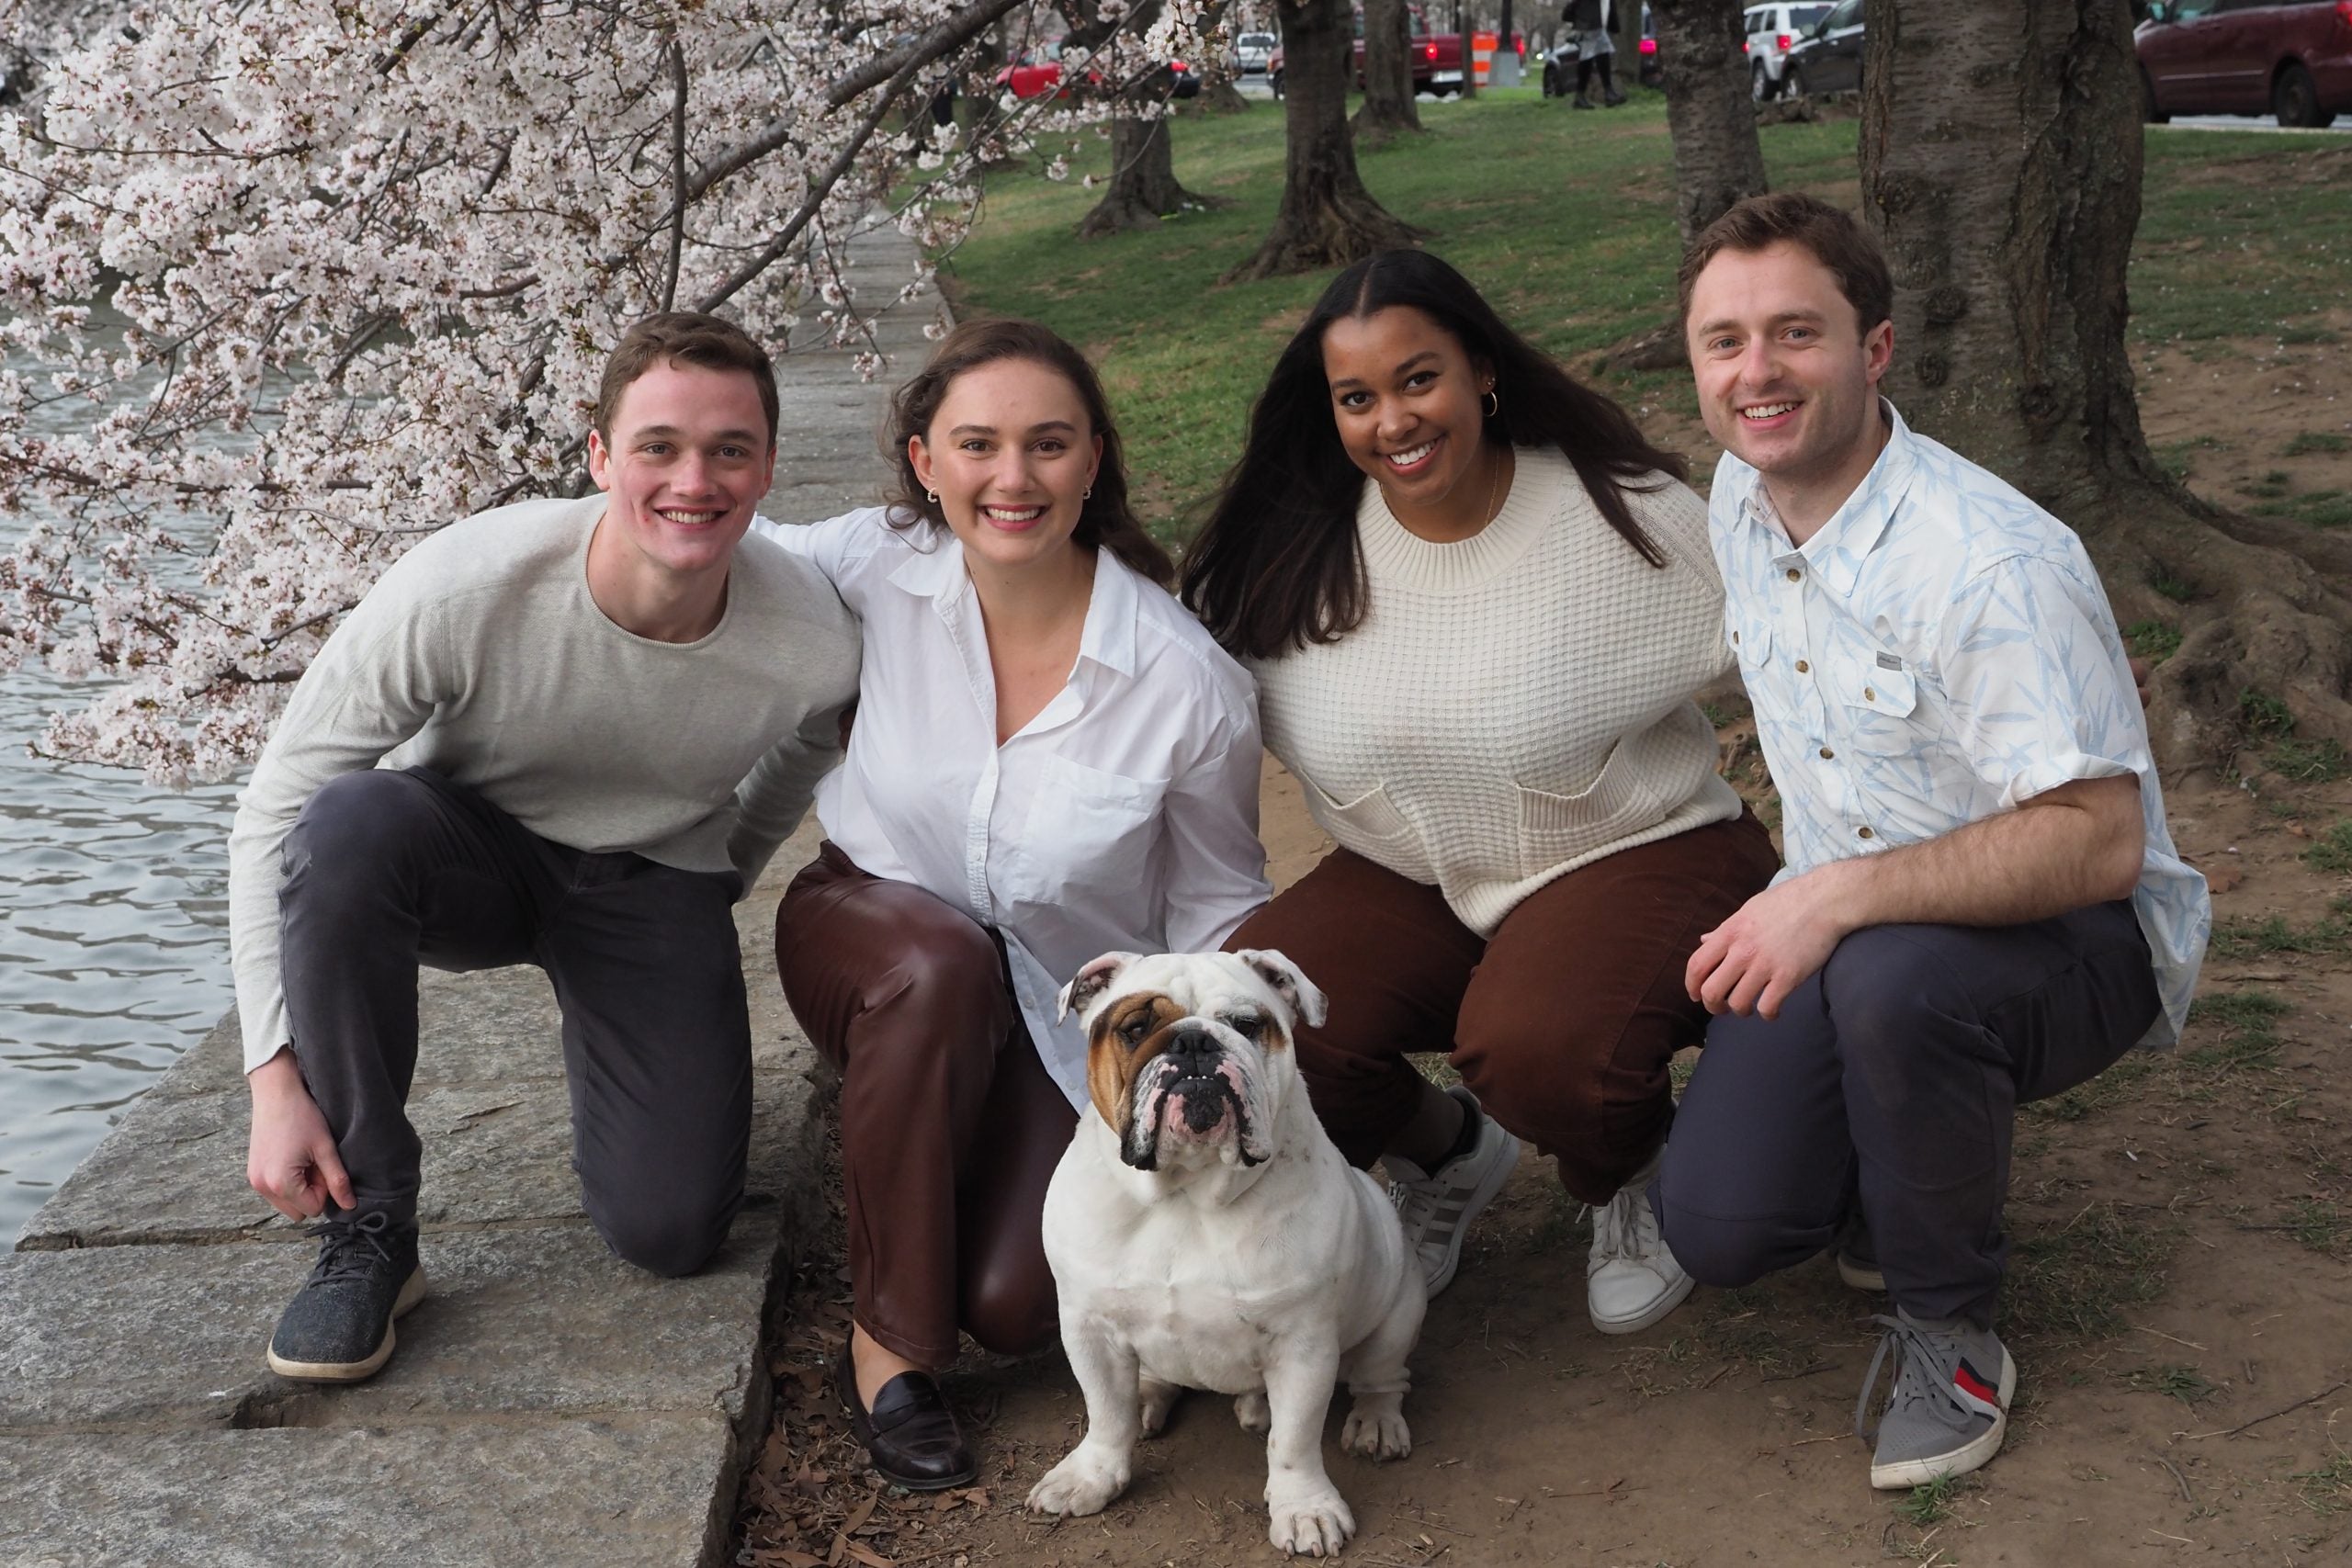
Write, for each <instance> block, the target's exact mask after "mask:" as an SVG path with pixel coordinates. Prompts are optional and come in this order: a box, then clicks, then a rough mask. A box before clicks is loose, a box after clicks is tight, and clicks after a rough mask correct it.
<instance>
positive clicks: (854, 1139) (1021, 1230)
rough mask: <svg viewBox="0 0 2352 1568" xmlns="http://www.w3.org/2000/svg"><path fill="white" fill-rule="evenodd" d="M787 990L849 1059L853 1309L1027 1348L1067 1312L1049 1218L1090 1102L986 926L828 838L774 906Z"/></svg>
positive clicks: (920, 1333)
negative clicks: (1066, 1071)
mask: <svg viewBox="0 0 2352 1568" xmlns="http://www.w3.org/2000/svg"><path fill="white" fill-rule="evenodd" d="M775 948H776V971H777V973H778V974H779V975H780V976H782V977H783V980H784V994H785V999H786V1000H787V1001H789V1002H790V1003H791V1004H792V1010H793V1012H794V1014H795V1015H796V1016H797V1017H798V1018H799V1020H800V1023H801V1026H802V1027H803V1028H804V1029H806V1030H808V1032H809V1039H810V1041H812V1042H813V1043H815V1045H816V1047H817V1050H818V1052H819V1053H820V1055H823V1056H824V1058H825V1059H826V1060H827V1061H828V1062H831V1064H832V1065H833V1066H835V1067H837V1068H839V1069H840V1070H841V1075H842V1104H841V1134H842V1189H843V1192H844V1196H845V1197H846V1199H847V1206H848V1211H849V1216H848V1218H849V1269H850V1288H851V1290H852V1292H854V1295H855V1298H856V1305H855V1312H856V1315H857V1322H858V1324H859V1325H860V1326H861V1327H863V1328H864V1329H865V1332H866V1333H867V1334H869V1335H871V1336H873V1337H874V1338H875V1339H876V1341H878V1342H879V1343H880V1344H882V1345H883V1346H885V1347H887V1348H889V1349H891V1350H893V1351H896V1352H897V1353H898V1354H899V1355H901V1356H904V1357H906V1358H907V1359H909V1360H910V1361H914V1362H916V1363H918V1364H920V1365H922V1366H925V1367H933V1368H938V1367H945V1366H948V1365H950V1364H952V1363H953V1362H954V1361H955V1359H956V1330H957V1328H959V1327H960V1328H962V1329H964V1330H965V1331H966V1332H967V1333H968V1334H970V1335H971V1337H973V1338H975V1339H977V1340H978V1341H979V1342H980V1343H981V1344H982V1345H984V1346H986V1347H988V1348H989V1349H991V1350H995V1351H999V1352H1001V1353H1004V1354H1020V1353H1023V1352H1025V1351H1030V1350H1035V1349H1039V1348H1043V1347H1045V1346H1046V1345H1048V1344H1050V1343H1052V1342H1053V1340H1054V1338H1055V1337H1056V1336H1057V1334H1058V1332H1059V1330H1060V1318H1059V1316H1058V1314H1057V1308H1056V1306H1055V1302H1054V1277H1053V1272H1052V1270H1051V1269H1048V1268H1047V1267H1046V1250H1045V1244H1044V1241H1043V1239H1042V1237H1041V1235H1040V1230H1039V1224H1040V1221H1041V1219H1042V1217H1043V1214H1044V1212H1045V1203H1046V1183H1047V1182H1048V1181H1049V1180H1051V1179H1052V1178H1053V1174H1054V1167H1055V1166H1056V1165H1057V1163H1058V1162H1059V1161H1060V1159H1061V1156H1062V1151H1063V1150H1064V1149H1066V1148H1068V1147H1069V1139H1070V1134H1071V1132H1072V1131H1073V1130H1074V1129H1075V1128H1076V1127H1077V1125H1078V1114H1077V1112H1076V1111H1072V1110H1071V1109H1070V1104H1069V1100H1068V1099H1067V1098H1065V1097H1064V1096H1063V1094H1062V1091H1061V1090H1060V1089H1058V1088H1057V1087H1056V1085H1055V1083H1054V1080H1053V1079H1052V1078H1051V1077H1048V1076H1047V1075H1046V1067H1045V1064H1044V1063H1042V1062H1040V1061H1039V1060H1038V1059H1037V1052H1036V1048H1035V1046H1033V1045H1032V1044H1031V1043H1030V1042H1029V1032H1028V1030H1027V1029H1026V1028H1025V1027H1024V1026H1023V1023H1022V1021H1021V1011H1020V1010H1019V1009H1018V1008H1017V1007H1015V1006H1014V1005H1013V1000H1012V986H1011V983H1010V982H1009V981H1008V980H1007V978H1006V976H1005V968H1004V955H1003V953H1001V951H1000V950H999V949H998V947H997V944H996V939H995V938H994V937H993V936H992V935H991V934H990V933H989V931H988V930H987V929H986V928H984V927H982V926H981V925H979V924H978V922H976V921H974V920H973V919H971V917H969V916H968V915H966V914H964V913H963V912H962V911H961V910H959V909H956V908H952V907H951V906H949V905H947V904H945V903H943V902H941V901H940V900H939V899H938V898H935V897H933V896H932V895H931V894H929V893H926V892H924V891H923V890H922V888H920V887H916V886H912V885H910V884H908V883H903V882H888V881H884V880H883V879H881V878H879V877H875V876H869V875H867V874H865V872H863V871H860V870H859V869H858V868H857V867H856V866H855V865H854V864H853V863H851V861H850V859H849V857H848V856H847V855H845V854H843V853H842V852H841V851H840V850H839V849H837V848H835V847H834V846H833V845H832V844H831V843H826V844H824V845H822V846H821V847H820V850H819V852H818V855H817V858H816V859H815V860H814V861H811V862H810V863H809V864H808V865H807V866H806V867H804V868H803V869H802V870H801V872H800V874H799V875H797V876H796V877H794V878H793V879H792V885H791V886H790V887H788V888H787V889H786V891H785V895H784V903H783V904H782V906H781V907H780V908H777V910H776V918H775Z"/></svg>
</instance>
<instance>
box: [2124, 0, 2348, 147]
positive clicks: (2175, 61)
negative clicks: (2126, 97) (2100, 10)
mask: <svg viewBox="0 0 2352 1568" xmlns="http://www.w3.org/2000/svg"><path fill="white" fill-rule="evenodd" d="M2143 10H2144V12H2145V15H2146V19H2145V20H2143V22H2142V23H2141V24H2140V26H2139V28H2138V30H2137V31H2136V32H2135V33H2134V34H2133V35H2132V42H2133V44H2134V46H2135V47H2136V49H2137V51H2138V53H2139V56H2140V102H2141V107H2143V109H2144V110H2145V111H2146V114H2147V118H2150V119H2152V120H2157V121H2162V120H2166V119H2169V118H2172V117H2173V116H2174V115H2177V114H2272V115H2276V116H2278V123H2279V124H2280V125H2290V126H2310V127H2316V126H2323V125H2325V124H2327V123H2328V122H2329V121H2331V120H2333V119H2334V118H2335V117H2336V116H2337V115H2338V114H2341V113H2343V112H2344V111H2345V110H2346V109H2352V0H2301V3H2300V4H2298V3H2295V0H2286V3H2283V4H2282V3H2281V0H2171V3H2169V4H2152V5H2148V6H2144V7H2143Z"/></svg>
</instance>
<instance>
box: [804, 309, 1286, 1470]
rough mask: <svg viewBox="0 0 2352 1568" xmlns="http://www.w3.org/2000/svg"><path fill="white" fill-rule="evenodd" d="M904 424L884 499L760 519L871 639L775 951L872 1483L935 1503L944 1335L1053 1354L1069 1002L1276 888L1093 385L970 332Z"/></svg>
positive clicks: (950, 1458)
mask: <svg viewBox="0 0 2352 1568" xmlns="http://www.w3.org/2000/svg"><path fill="white" fill-rule="evenodd" d="M893 416H894V425H893V430H894V445H895V446H897V448H898V449H899V469H900V472H899V479H900V488H901V491H902V494H901V495H900V496H899V498H898V500H897V501H896V502H894V503H893V504H892V505H891V506H888V507H876V508H871V509H868V510H865V511H862V512H854V513H849V514H847V515H845V516H842V517H836V518H833V519H831V521H828V522H824V523H819V524H815V525H811V526H808V527H796V528H779V527H776V526H775V525H773V524H766V523H763V524H762V525H761V527H762V528H763V531H764V532H767V533H769V534H770V535H771V536H773V537H775V538H777V539H779V540H781V541H782V542H783V543H784V544H785V545H786V547H789V548H791V549H793V550H795V551H797V552H798V553H799V554H801V555H803V556H805V557H807V558H809V560H811V561H813V562H815V563H816V564H817V566H819V567H820V569H821V570H823V571H824V572H825V574H826V575H827V576H828V577H829V578H831V580H832V582H833V584H834V586H835V587H836V588H838V589H839V590H840V592H841V594H842V599H843V600H845V601H846V602H847V603H848V604H849V607H850V608H851V609H852V610H853V611H854V612H855V613H856V614H857V615H858V616H859V617H860V618H861V620H862V621H863V623H864V626H865V671H864V674H863V676H862V677H861V680H860V685H859V697H860V701H859V706H858V714H857V719H856V723H855V727H854V730H853V733H852V735H851V737H850V743H849V757H848V761H847V762H846V764H845V765H843V766H842V767H841V768H839V769H837V770H836V771H834V772H833V773H831V774H830V775H828V776H827V778H826V779H825V780H824V781H823V783H821V784H820V785H819V786H818V791H817V812H818V816H819V818H820V819H821V821H822V822H823V824H824V828H825V832H826V836H827V839H828V840H829V841H828V842H827V844H826V845H825V847H824V849H823V852H821V854H820V857H819V858H818V860H817V861H816V862H815V863H812V864H810V865H809V867H808V868H807V869H806V870H804V871H803V872H801V874H799V875H798V876H797V878H796V879H795V880H794V882H793V884H792V886H791V888H790V890H789V891H787V892H786V895H785V899H784V903H783V906H782V908H781V909H780V910H779V911H778V914H777V919H776V956H777V965H778V968H779V970H780V971H781V973H782V976H783V979H784V986H785V992H786V997H787V998H789V1000H790V1001H791V1003H792V1007H793V1011H794V1012H795V1013H796V1014H797V1015H798V1017H799V1019H800V1021H801V1022H802V1024H803V1025H804V1026H805V1027H806V1028H807V1029H808V1030H809V1035H810V1037H811V1039H812V1040H813V1041H814V1042H815V1043H816V1045H817V1047H818V1049H819V1050H820V1052H822V1053H823V1054H824V1055H825V1056H826V1057H827V1058H828V1059H829V1060H831V1061H832V1062H833V1063H834V1064H835V1065H836V1066H839V1067H840V1068H841V1069H842V1113H841V1129H842V1180H843V1185H844V1188H845V1190H846V1193H845V1195H846V1199H847V1209H848V1236H849V1251H850V1273H851V1283H852V1288H853V1291H854V1295H855V1312H854V1329H853V1332H852V1336H851V1349H850V1355H849V1358H848V1359H847V1361H846V1363H845V1364H844V1365H843V1366H842V1368H839V1369H837V1371H838V1372H839V1374H840V1376H841V1379H842V1395H843V1399H844V1402H845V1403H846V1404H848V1405H849V1408H850V1414H851V1416H852V1420H853V1425H854V1427H856V1428H857V1431H858V1435H859V1436H860V1437H861V1438H863V1439H864V1440H865V1443H866V1447H867V1450H868V1452H869V1454H870V1455H871V1456H872V1457H873V1459H874V1461H875V1462H876V1468H877V1469H879V1470H880V1471H881V1472H883V1473H884V1474H885V1475H886V1476H888V1477H889V1478H890V1479H891V1480H893V1481H897V1482H899V1483H903V1484H908V1485H912V1486H918V1487H925V1486H929V1487H936V1486H945V1485H955V1484H959V1483H962V1482H963V1481H966V1480H968V1479H969V1478H970V1476H971V1474H972V1473H973V1468H974V1467H973V1462H972V1459H971V1455H970V1453H969V1451H968V1450H967V1449H966V1447H965V1446H964V1444H963V1442H962V1440H961V1438H960V1437H959V1436H958V1435H957V1433H956V1428H955V1424H954V1419H953V1416H951V1415H950V1414H949V1413H948V1411H947V1409H946V1406H945V1404H944V1401H942V1400H941V1399H940V1398H939V1395H938V1391H937V1388H936V1385H935V1384H934V1383H933V1382H932V1380H931V1378H930V1376H929V1372H930V1371H931V1370H933V1369H937V1368H941V1367H944V1366H946V1365H948V1364H949V1363H950V1362H952V1361H953V1360H954V1359H955V1356H956V1331H957V1329H958V1328H959V1327H961V1328H962V1329H964V1330H965V1331H967V1332H968V1333H970V1334H971V1335H972V1336H973V1337H974V1338H976V1339H978V1341H979V1342H980V1343H981V1344H983V1345H986V1346H988V1347H989V1348H991V1349H997V1350H1003V1351H1021V1350H1026V1349H1032V1348H1037V1347H1038V1346H1040V1345H1042V1344H1045V1343H1046V1342H1048V1341H1050V1340H1051V1338H1052V1337H1053V1336H1054V1334H1055V1332H1056V1331H1057V1317H1056V1313H1055V1305H1054V1292H1053V1278H1052V1275H1051V1273H1050V1271H1049V1270H1048V1269H1047V1267H1046V1258H1045V1252H1044V1247H1043V1245H1042V1243H1041V1242H1040V1240H1039V1235H1038V1223H1039V1216H1040V1213H1041V1212H1042V1209H1043V1206H1044V1201H1045V1191H1046V1182H1047V1180H1048V1179H1050V1177H1051V1175H1052V1173H1053V1168H1054V1166H1055V1163H1056V1162H1057V1160H1058V1159H1059V1157H1060V1155H1061V1152H1062V1150H1063V1149H1064V1148H1065V1147H1066V1146H1067V1145H1068V1144H1069V1136H1070V1133H1071V1130H1072V1129H1073V1127H1074V1126H1075V1125H1076V1120H1077V1108H1078V1107H1080V1106H1081V1105H1082V1104H1083V1103H1084V1100H1085V1094H1086V1087H1085V1083H1086V1077H1085V1075H1086V1064H1085V1043H1084V1040H1083V1038H1082V1036H1080V1033H1079V1032H1078V1031H1077V1028H1076V1024H1075V1021H1069V1022H1067V1023H1057V1021H1056V1020H1055V1018H1054V998H1055V994H1056V993H1057V991H1058V990H1059V988H1060V987H1061V985H1062V983H1063V982H1064V981H1066V980H1068V979H1069V977H1070V976H1073V975H1075V974H1076V973H1077V971H1078V969H1079V968H1080V965H1082V964H1085V962H1086V961H1087V960H1089V959H1091V958H1093V957H1095V956H1096V955H1097V954H1099V953H1104V952H1109V951H1115V950H1120V949H1125V950H1129V951H1135V952H1143V953H1151V952H1170V951H1173V952H1191V951H1203V950H1213V949H1215V948H1216V947H1217V946H1218V945H1219V944H1221V943H1222V942H1224V941H1225V939H1226V938H1227V936H1229V935H1230V934H1231V933H1232V932H1233V931H1234V930H1235V929H1236V928H1237V927H1238V925H1239V924H1240V923H1241V921H1242V920H1243V919H1245V918H1246V917H1248V916H1249V915H1250V913H1251V911H1253V910H1254V909H1256V908H1258V907H1259V906H1260V905H1261V904H1262V903H1263V902H1264V901H1265V899H1266V897H1267V894H1268V887H1267V884H1266V881H1265V878H1264V875H1263V874H1262V870H1263V865H1264V859H1265V856H1264V852H1263V850H1262V849H1261V847H1260V845H1259V842H1258V833H1257V827H1258V774H1259V756H1260V752H1259V741H1258V717H1257V706H1256V698H1255V694H1254V692H1253V689H1252V687H1251V684H1250V677H1249V676H1248V675H1247V674H1246V673H1245V672H1244V671H1242V670H1241V668H1240V667H1239V666H1238V664H1236V663H1235V662H1234V661H1233V660H1231V659H1230V658H1228V657H1227V655H1226V654H1225V653H1224V652H1223V651H1221V650H1220V649H1218V648H1217V647H1216V644H1215V643H1214V642H1213V641H1212V640H1211V639H1210V637H1208V635H1207V634H1206V633H1205V632H1204V631H1203V630H1202V629H1201V626H1200V625H1199V624H1198V623H1197V622H1196V621H1194V620H1193V617H1192V616H1191V615H1189V614H1187V613H1186V612H1185V611H1184V610H1183V609H1182V607H1181V606H1180V605H1178V604H1177V603H1176V602H1175V600H1173V599H1172V598H1170V596H1169V594H1168V592H1167V590H1166V588H1165V587H1164V586H1163V585H1164V584H1166V583H1167V582H1169V581H1170V580H1171V579H1172V578H1173V577H1174V575H1175V572H1174V567H1173V565H1172V563H1171V562H1170V560H1169V558H1168V556H1167V553H1166V552H1165V551H1164V550H1162V549H1161V548H1160V547H1159V546H1158V545H1157V544H1155V543H1154V542H1153V541H1152V540H1151V538H1150V537H1149V536H1148V535H1147V534H1145V533H1144V531H1143V529H1142V527H1141V525H1139V524H1137V523H1136V519H1135V517H1134V514H1133V513H1131V512H1130V511H1129V509H1128V506H1127V501H1126V479H1125V473H1124V471H1123V470H1122V468H1121V464H1120V458H1119V442H1118V436H1117V434H1116V433H1115V432H1114V429H1113V428H1112V425H1111V423H1110V419H1109V414H1108V410H1107V407H1106V405H1105V402H1104V400H1103V393H1102V389H1101V387H1100V385H1099V383H1098V382H1097V381H1096V379H1095V377H1094V373H1093V371H1092V369H1091V367H1089V366H1088V365H1087V363H1086V361H1085V359H1084V358H1083V357H1082V356H1081V355H1080V354H1079V353H1078V351H1077V350H1075V349H1074V348H1072V347H1070V346H1069V344H1067V343H1064V342H1063V341H1062V340H1061V339H1060V338H1058V337H1057V336H1055V335H1054V334H1053V333H1050V332H1048V331H1046V329H1045V328H1043V327H1039V326H1035V325H1034V324H1032V323H1028V322H1022V321H981V322H974V323H968V324H967V325H965V326H963V327H959V328H957V329H956V331H955V332H954V333H951V334H949V336H948V338H947V340H946V341H945V342H944V344H941V346H940V348H939V350H938V351H937V353H936V354H935V355H933V359H932V362H931V364H930V365H929V366H928V367H926V368H925V369H924V370H923V372H922V374H921V375H919V376H917V377H916V378H914V379H913V380H912V381H910V382H909V383H908V384H907V385H906V386H905V387H903V388H901V389H899V394H898V396H897V398H896V399H895V400H894V402H893Z"/></svg>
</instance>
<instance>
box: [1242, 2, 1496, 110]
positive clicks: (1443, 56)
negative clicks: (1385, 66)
mask: <svg viewBox="0 0 2352 1568" xmlns="http://www.w3.org/2000/svg"><path fill="white" fill-rule="evenodd" d="M1405 26H1406V28H1407V31H1408V38H1407V42H1406V47H1407V49H1408V51H1410V53H1409V57H1408V58H1409V59H1410V60H1411V62H1412V67H1413V91H1414V93H1415V94H1417V95H1418V94H1421V93H1432V94H1435V95H1436V96H1440V97H1443V96H1447V95H1448V94H1453V95H1457V96H1458V95H1459V94H1460V93H1461V91H1462V35H1461V34H1460V33H1433V32H1431V31H1430V25H1429V23H1428V22H1427V21H1426V20H1425V19H1424V18H1423V17H1422V16H1421V8H1420V7H1419V6H1406V7H1405ZM1355 72H1356V90H1357V91H1358V92H1362V91H1363V11H1361V10H1359V11H1357V12H1356V14H1355ZM1266 81H1267V85H1270V86H1271V87H1272V88H1273V92H1274V96H1276V97H1278V98H1279V97H1281V96H1283V51H1281V50H1280V49H1279V48H1277V49H1276V50H1275V51H1274V52H1273V56H1272V59H1270V60H1268V61H1267V62H1266Z"/></svg>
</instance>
